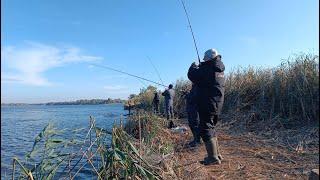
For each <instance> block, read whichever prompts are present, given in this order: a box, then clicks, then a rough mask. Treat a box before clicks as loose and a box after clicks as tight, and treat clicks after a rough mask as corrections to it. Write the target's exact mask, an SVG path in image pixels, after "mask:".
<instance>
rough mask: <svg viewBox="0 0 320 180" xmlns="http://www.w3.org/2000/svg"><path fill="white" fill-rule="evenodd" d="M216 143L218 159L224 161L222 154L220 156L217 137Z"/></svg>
mask: <svg viewBox="0 0 320 180" xmlns="http://www.w3.org/2000/svg"><path fill="white" fill-rule="evenodd" d="M214 139H215V141H216V146H217V152H218V158H219V160H220V161H222V160H223V158H222V156H221V154H220V151H219V143H218V138H217V137H214Z"/></svg>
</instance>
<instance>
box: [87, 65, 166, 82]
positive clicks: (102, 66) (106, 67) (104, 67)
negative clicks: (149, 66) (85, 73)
mask: <svg viewBox="0 0 320 180" xmlns="http://www.w3.org/2000/svg"><path fill="white" fill-rule="evenodd" d="M90 65H92V66H96V67H100V68H103V69H109V70H111V71H115V72H119V73H122V74H126V75H128V76H132V77H135V78H138V79H141V80H144V81H148V82H151V83H154V84H157V85H159V86H163V87H167V86H166V85H164V84H161V83H158V82H155V81H152V80H149V79H146V78H143V77H140V76H137V75H134V74H130V73H127V72H124V71H120V70H118V69H114V68H111V67H108V66H104V65H99V64H90Z"/></svg>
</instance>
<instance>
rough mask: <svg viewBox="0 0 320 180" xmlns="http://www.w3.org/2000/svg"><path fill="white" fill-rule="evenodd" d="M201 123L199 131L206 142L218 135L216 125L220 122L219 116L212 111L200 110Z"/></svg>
mask: <svg viewBox="0 0 320 180" xmlns="http://www.w3.org/2000/svg"><path fill="white" fill-rule="evenodd" d="M199 117H200V125H199V132H200V136H201V138H202V140H203V141H204V142H207V141H209V140H210V139H211V138H213V137H216V131H215V126H216V124H217V122H218V119H219V116H218V115H215V114H213V113H212V112H210V111H201V110H200V111H199Z"/></svg>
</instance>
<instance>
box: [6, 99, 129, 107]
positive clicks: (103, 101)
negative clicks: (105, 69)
mask: <svg viewBox="0 0 320 180" xmlns="http://www.w3.org/2000/svg"><path fill="white" fill-rule="evenodd" d="M112 103H124V100H122V99H111V98H108V99H80V100H76V101H64V102H48V103H36V104H28V103H1V106H3V105H6V106H22V105H96V104H112Z"/></svg>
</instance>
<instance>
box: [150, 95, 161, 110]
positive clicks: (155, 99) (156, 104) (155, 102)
mask: <svg viewBox="0 0 320 180" xmlns="http://www.w3.org/2000/svg"><path fill="white" fill-rule="evenodd" d="M159 102H160V97H159V94H158V93H157V92H155V93H154V97H153V100H152V104H153V109H154V113H156V114H157V113H159Z"/></svg>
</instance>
